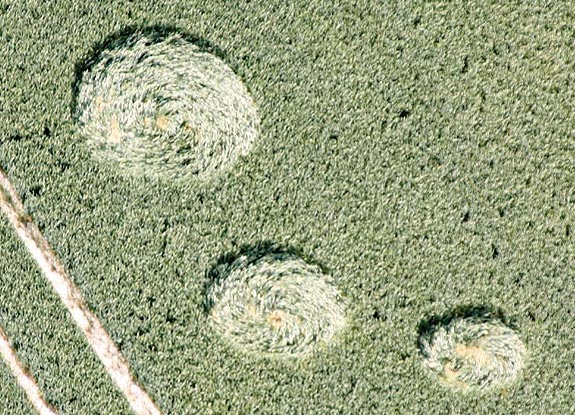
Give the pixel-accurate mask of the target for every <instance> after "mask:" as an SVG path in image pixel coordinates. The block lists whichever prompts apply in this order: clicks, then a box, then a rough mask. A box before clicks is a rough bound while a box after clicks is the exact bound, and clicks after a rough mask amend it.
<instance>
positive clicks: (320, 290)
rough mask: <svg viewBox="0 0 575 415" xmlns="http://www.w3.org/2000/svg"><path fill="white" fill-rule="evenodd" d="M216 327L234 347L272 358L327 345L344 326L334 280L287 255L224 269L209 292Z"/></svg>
mask: <svg viewBox="0 0 575 415" xmlns="http://www.w3.org/2000/svg"><path fill="white" fill-rule="evenodd" d="M208 300H209V304H210V308H211V309H210V318H211V322H212V325H213V327H214V328H215V330H216V331H217V332H218V333H219V334H220V335H222V336H223V337H224V338H225V339H226V340H228V341H229V342H230V343H232V344H233V345H234V346H236V347H238V348H240V349H242V350H245V351H249V352H255V353H261V354H265V355H275V356H301V355H304V354H307V353H308V352H310V351H311V350H312V349H313V348H314V347H315V346H316V345H318V344H320V343H323V344H326V343H329V342H330V341H331V340H332V339H333V338H334V336H335V335H336V333H337V332H339V331H340V330H341V329H342V328H343V327H344V326H345V322H346V320H345V309H344V305H343V302H342V298H341V296H340V294H339V292H338V290H337V288H336V287H335V286H334V285H333V281H332V280H331V278H330V277H328V276H327V275H326V274H324V273H322V271H321V269H320V268H319V267H318V266H315V265H310V264H308V263H306V262H305V261H304V260H303V259H301V258H299V257H297V256H295V255H291V254H268V255H265V256H263V257H261V258H259V259H256V260H250V259H248V258H247V257H246V256H244V257H240V258H238V259H237V260H235V261H234V262H233V263H232V264H231V265H229V266H227V268H226V269H225V270H223V277H222V278H220V279H218V280H217V281H215V282H214V284H213V285H212V286H211V288H210V289H209V291H208Z"/></svg>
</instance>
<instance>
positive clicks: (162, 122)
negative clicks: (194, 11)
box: [76, 33, 259, 178]
mask: <svg viewBox="0 0 575 415" xmlns="http://www.w3.org/2000/svg"><path fill="white" fill-rule="evenodd" d="M76 103H77V104H76V118H77V123H78V127H79V133H80V135H82V136H83V137H85V138H86V142H87V145H88V147H89V148H90V150H91V151H92V153H93V155H94V157H95V158H96V159H98V160H99V161H104V162H109V161H112V162H115V163H116V164H117V165H118V166H119V167H121V170H122V171H123V172H125V173H129V174H133V175H144V176H151V177H169V178H193V177H199V178H207V177H211V176H213V175H214V174H216V173H218V172H220V171H222V170H225V169H226V168H228V167H229V166H231V165H232V164H233V163H234V162H235V161H236V160H237V159H238V157H239V156H241V155H245V154H247V152H248V151H249V149H250V148H251V146H252V145H253V142H254V140H255V138H256V136H257V132H258V127H259V118H258V114H257V109H256V105H255V103H254V101H253V99H252V97H251V96H250V94H249V93H248V91H247V89H246V87H245V86H244V84H243V83H242V81H241V80H240V79H239V77H238V76H237V75H236V74H235V73H234V72H233V71H232V69H230V68H229V67H228V66H227V65H226V64H225V63H224V62H223V61H222V60H220V59H219V58H218V57H216V56H214V55H213V54H211V53H208V52H206V51H202V50H201V49H200V47H199V46H197V45H195V44H194V43H192V42H190V41H188V40H186V39H184V38H183V37H181V36H180V35H178V34H170V35H166V36H162V37H153V36H149V35H145V34H141V33H136V34H133V35H131V36H130V37H128V38H127V39H126V40H125V41H122V42H120V43H118V42H116V43H115V44H113V45H112V46H111V47H109V48H107V49H104V50H102V51H101V52H100V53H99V54H98V55H97V56H96V57H95V58H94V59H93V64H91V65H90V67H89V68H88V69H86V70H85V71H84V72H83V73H82V75H81V78H80V79H79V82H78V88H77V99H76Z"/></svg>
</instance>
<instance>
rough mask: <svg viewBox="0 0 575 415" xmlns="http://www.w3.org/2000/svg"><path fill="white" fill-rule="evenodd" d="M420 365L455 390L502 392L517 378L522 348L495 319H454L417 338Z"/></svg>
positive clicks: (522, 352) (509, 331)
mask: <svg viewBox="0 0 575 415" xmlns="http://www.w3.org/2000/svg"><path fill="white" fill-rule="evenodd" d="M420 344H421V346H422V348H421V352H422V355H423V357H424V364H425V366H426V367H427V369H429V370H430V372H431V373H433V374H434V375H436V376H438V377H439V379H440V380H441V381H442V382H444V383H445V384H447V385H449V386H452V387H454V388H456V389H459V390H487V389H492V388H502V387H504V386H507V385H509V384H510V383H512V382H513V381H514V380H515V379H516V378H517V376H518V375H519V373H520V371H521V369H522V367H523V365H524V359H525V353H526V350H525V346H524V344H523V342H522V341H521V339H520V338H519V336H517V334H516V333H515V331H514V330H513V329H511V328H510V327H507V326H506V325H504V324H503V323H502V322H501V321H499V320H498V319H496V318H490V317H478V316H473V317H457V318H453V319H452V320H451V321H449V322H448V323H447V324H442V325H439V326H437V327H434V329H433V330H431V331H429V332H427V333H425V334H424V335H422V338H420Z"/></svg>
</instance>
